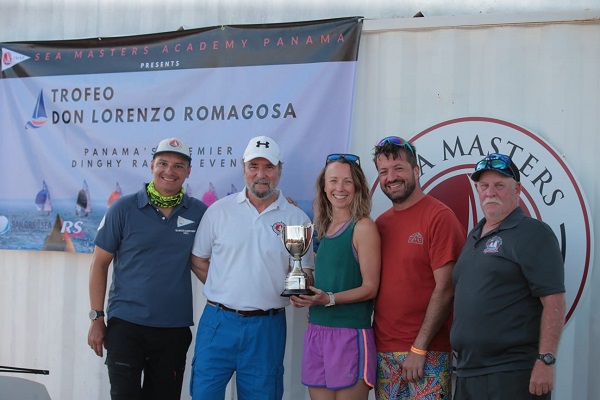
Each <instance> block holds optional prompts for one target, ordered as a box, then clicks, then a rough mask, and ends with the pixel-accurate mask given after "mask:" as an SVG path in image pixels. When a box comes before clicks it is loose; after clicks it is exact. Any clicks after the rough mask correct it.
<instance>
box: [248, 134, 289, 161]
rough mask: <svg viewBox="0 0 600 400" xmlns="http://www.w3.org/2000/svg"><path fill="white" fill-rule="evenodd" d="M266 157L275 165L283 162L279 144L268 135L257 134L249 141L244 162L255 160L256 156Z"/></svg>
mask: <svg viewBox="0 0 600 400" xmlns="http://www.w3.org/2000/svg"><path fill="white" fill-rule="evenodd" d="M261 157H262V158H266V159H267V160H269V161H270V162H271V164H273V165H277V164H279V162H281V153H280V152H279V145H277V143H275V140H273V138H270V137H268V136H256V137H254V138H252V139H250V141H249V142H248V146H246V151H244V157H243V158H242V159H243V160H244V162H248V161H250V160H254V159H255V158H261Z"/></svg>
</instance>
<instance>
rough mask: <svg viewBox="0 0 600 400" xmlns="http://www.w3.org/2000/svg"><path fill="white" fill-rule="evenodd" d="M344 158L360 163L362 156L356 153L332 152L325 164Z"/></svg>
mask: <svg viewBox="0 0 600 400" xmlns="http://www.w3.org/2000/svg"><path fill="white" fill-rule="evenodd" d="M342 158H343V159H344V160H347V161H350V162H355V163H357V164H358V165H360V157H359V156H357V155H354V154H330V155H328V156H327V161H325V165H327V164H329V163H330V162H334V161H338V160H341V159H342Z"/></svg>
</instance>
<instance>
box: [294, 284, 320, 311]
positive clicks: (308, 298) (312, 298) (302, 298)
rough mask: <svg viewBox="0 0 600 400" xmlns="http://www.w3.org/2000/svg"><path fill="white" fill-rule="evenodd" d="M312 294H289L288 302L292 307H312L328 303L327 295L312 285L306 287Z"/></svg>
mask: <svg viewBox="0 0 600 400" xmlns="http://www.w3.org/2000/svg"><path fill="white" fill-rule="evenodd" d="M308 288H309V289H310V290H311V291H312V292H313V293H314V294H300V295H294V296H290V302H291V303H292V305H293V306H294V307H312V306H323V305H326V304H329V295H328V294H327V293H325V292H324V291H322V290H321V289H317V288H316V287H314V286H309V287H308Z"/></svg>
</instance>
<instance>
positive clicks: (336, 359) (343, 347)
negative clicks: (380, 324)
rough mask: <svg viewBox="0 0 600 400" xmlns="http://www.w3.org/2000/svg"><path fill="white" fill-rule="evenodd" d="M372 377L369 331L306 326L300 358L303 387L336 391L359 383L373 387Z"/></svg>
mask: <svg viewBox="0 0 600 400" xmlns="http://www.w3.org/2000/svg"><path fill="white" fill-rule="evenodd" d="M376 373H377V352H376V350H375V339H374V336H373V329H355V328H332V327H329V326H321V325H313V324H308V328H306V334H305V335H304V354H303V355H302V383H303V384H304V385H306V386H311V387H321V388H327V389H330V390H337V389H344V388H348V387H352V386H354V385H356V384H357V383H358V380H359V379H363V380H364V381H365V383H366V384H367V385H369V386H370V387H374V385H375V378H376Z"/></svg>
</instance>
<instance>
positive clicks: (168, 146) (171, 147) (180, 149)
mask: <svg viewBox="0 0 600 400" xmlns="http://www.w3.org/2000/svg"><path fill="white" fill-rule="evenodd" d="M160 153H175V154H179V155H182V156H184V157H185V158H187V160H188V161H190V162H191V161H192V157H191V156H190V146H188V145H187V144H185V143H184V142H182V141H181V139H177V138H174V137H172V138H167V139H163V140H161V141H160V143H159V144H158V146H156V151H155V152H154V156H152V158H153V159H154V157H156V155H157V154H160Z"/></svg>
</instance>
